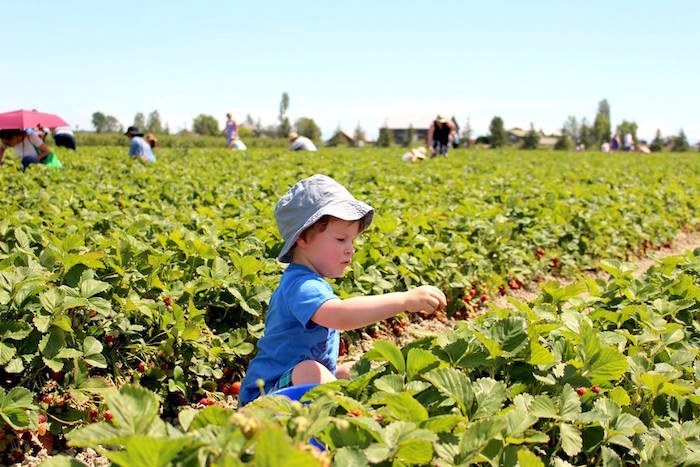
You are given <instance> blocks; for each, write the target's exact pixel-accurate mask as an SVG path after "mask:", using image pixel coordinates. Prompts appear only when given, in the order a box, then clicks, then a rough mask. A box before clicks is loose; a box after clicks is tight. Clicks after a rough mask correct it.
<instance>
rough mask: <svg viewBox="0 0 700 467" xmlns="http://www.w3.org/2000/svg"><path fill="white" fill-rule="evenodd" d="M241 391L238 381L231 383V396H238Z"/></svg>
mask: <svg viewBox="0 0 700 467" xmlns="http://www.w3.org/2000/svg"><path fill="white" fill-rule="evenodd" d="M240 391H241V382H240V381H234V382H233V383H231V392H232V393H233V394H238V393H239V392H240Z"/></svg>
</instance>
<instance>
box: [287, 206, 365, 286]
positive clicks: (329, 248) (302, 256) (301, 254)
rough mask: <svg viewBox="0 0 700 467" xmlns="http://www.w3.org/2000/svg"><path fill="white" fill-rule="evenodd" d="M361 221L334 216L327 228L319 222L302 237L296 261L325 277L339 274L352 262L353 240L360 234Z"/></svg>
mask: <svg viewBox="0 0 700 467" xmlns="http://www.w3.org/2000/svg"><path fill="white" fill-rule="evenodd" d="M359 228H360V223H359V222H358V221H344V220H340V219H331V220H330V221H329V222H328V225H327V226H326V229H325V230H321V229H320V228H318V227H317V226H314V227H312V228H310V229H309V230H308V231H307V232H306V233H305V235H303V236H301V237H299V239H298V240H297V243H296V247H295V249H294V262H297V263H301V264H304V265H306V266H307V267H309V268H311V269H312V270H313V271H315V272H316V273H318V274H319V275H320V276H322V277H328V278H331V279H332V278H336V277H340V276H342V275H343V271H344V270H345V268H346V267H348V266H349V265H350V261H351V260H352V255H353V253H354V252H355V248H354V247H353V244H352V243H353V241H354V240H355V239H356V238H357V236H358V235H359Z"/></svg>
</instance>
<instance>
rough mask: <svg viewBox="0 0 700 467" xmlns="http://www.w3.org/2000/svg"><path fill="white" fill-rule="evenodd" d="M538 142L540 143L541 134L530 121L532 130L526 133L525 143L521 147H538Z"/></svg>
mask: <svg viewBox="0 0 700 467" xmlns="http://www.w3.org/2000/svg"><path fill="white" fill-rule="evenodd" d="M538 144H540V134H539V132H537V131H535V126H534V125H533V124H532V122H530V130H529V131H528V132H527V133H526V134H525V137H524V138H523V144H522V145H521V146H520V147H521V148H522V149H537V145H538Z"/></svg>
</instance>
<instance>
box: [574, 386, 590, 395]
mask: <svg viewBox="0 0 700 467" xmlns="http://www.w3.org/2000/svg"><path fill="white" fill-rule="evenodd" d="M587 392H588V389H586V388H584V387H583V386H581V387H580V388H576V394H578V395H579V396H583V395H584V394H586V393H587Z"/></svg>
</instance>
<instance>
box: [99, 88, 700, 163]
mask: <svg viewBox="0 0 700 467" xmlns="http://www.w3.org/2000/svg"><path fill="white" fill-rule="evenodd" d="M289 105H290V98H289V95H288V94H287V93H286V92H284V93H282V97H281V99H280V105H279V114H278V121H277V124H273V125H267V126H263V124H262V122H261V121H260V118H258V119H257V120H255V119H253V117H252V116H251V115H250V114H247V115H246V117H245V119H244V120H243V122H242V123H243V125H244V126H245V127H246V128H248V129H250V131H251V133H250V134H251V135H252V136H253V137H258V138H260V137H262V138H286V137H287V135H288V134H289V133H290V132H291V131H296V132H297V133H298V134H300V135H303V136H306V137H308V138H310V139H311V140H312V141H316V142H319V141H320V140H321V129H320V128H319V126H318V125H317V124H316V122H315V121H314V119H313V118H310V117H300V118H298V119H297V120H296V121H295V122H294V124H293V125H292V123H291V122H290V120H289V117H288V111H289ZM239 123H241V122H239ZM92 124H93V126H94V129H95V132H96V133H111V132H123V131H124V126H123V125H122V124H121V123H120V122H119V121H118V120H117V119H116V118H115V117H114V116H111V115H105V114H104V113H102V112H95V113H93V114H92ZM133 125H135V126H138V127H139V128H141V129H143V130H144V131H145V132H149V133H154V134H170V129H169V128H168V126H167V125H166V126H165V127H163V125H162V123H161V119H160V114H159V113H158V111H157V110H154V111H152V112H151V113H149V114H148V117H147V118H146V117H145V116H144V114H143V113H142V112H138V113H137V114H136V115H135V116H134V121H133ZM637 130H638V126H637V123H636V122H634V121H628V120H622V122H621V123H619V124H618V125H617V126H616V128H615V132H616V133H617V134H618V135H620V137H622V135H624V134H626V133H631V134H632V138H633V141H634V144H635V145H638V144H648V146H649V149H650V150H651V151H660V150H662V149H664V148H670V149H671V150H672V151H677V152H682V151H687V150H689V149H690V145H689V143H688V139H687V137H686V136H685V133H684V131H683V130H682V129H681V130H680V132H679V134H678V135H676V136H668V137H664V136H663V135H661V131H660V130H657V131H656V135H655V137H654V139H653V140H652V141H651V142H650V143H648V142H647V141H644V140H641V139H639V138H638V135H637ZM340 131H341V128H340V127H338V129H337V131H336V137H335V138H332V139H331V140H329V141H328V145H331V146H333V145H339V144H343V141H342V139H339V138H337V135H339V133H340ZM190 132H191V133H194V134H196V135H202V136H218V135H221V132H222V130H221V129H220V128H219V121H218V120H217V119H216V118H215V117H213V116H211V115H206V114H199V115H198V116H196V117H195V118H194V119H193V121H192V128H191V130H190V129H184V130H181V131H180V132H179V133H185V134H187V133H190ZM459 136H460V138H459V140H460V141H461V145H462V146H464V147H468V146H470V145H471V144H473V143H476V144H483V145H488V146H489V147H491V148H499V147H503V146H506V145H509V144H511V143H510V141H509V138H508V132H507V131H506V129H505V124H504V122H503V119H502V118H501V117H499V116H495V117H493V119H492V120H491V123H490V125H489V133H488V134H487V135H483V136H479V137H477V138H476V139H472V137H473V130H472V128H471V125H470V123H469V119H467V122H466V125H465V126H464V128H463V129H462V131H461V133H460V135H459ZM612 137H613V133H612V124H611V121H610V104H609V103H608V101H607V99H603V100H601V101H600V102H599V103H598V110H597V112H596V116H595V118H594V120H593V124H589V122H588V120H587V119H586V118H585V117H583V118H582V119H581V120H580V121H579V120H578V119H577V118H576V117H575V116H573V115H571V116H569V117H567V119H566V120H565V121H564V123H563V125H562V128H561V132H560V134H559V135H558V136H557V141H556V143H555V145H554V149H556V150H570V149H572V148H574V147H577V146H579V145H582V146H583V147H585V148H588V149H598V148H600V146H601V145H602V144H603V143H605V142H609V141H610V140H611V138H612ZM352 138H353V140H354V141H355V142H360V141H362V142H364V141H365V139H366V135H365V131H364V130H363V129H362V127H361V126H360V124H359V123H358V124H357V127H356V128H355V130H354V132H353V136H352ZM540 138H541V133H540V132H539V131H536V130H535V127H534V124H533V123H530V129H529V130H528V131H527V133H526V134H525V136H524V137H523V138H522V140H521V141H519V142H518V144H519V147H520V148H521V149H536V148H537V147H538V146H539V143H540ZM407 139H408V141H409V144H410V142H411V141H412V140H413V126H412V125H411V126H410V127H409V129H408V138H407ZM376 144H377V146H382V147H389V146H393V145H394V144H395V143H394V140H393V137H392V132H391V131H390V130H389V128H388V126H387V124H386V123H385V124H384V126H383V127H382V128H381V129H380V131H379V137H378V139H377V142H376Z"/></svg>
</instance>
